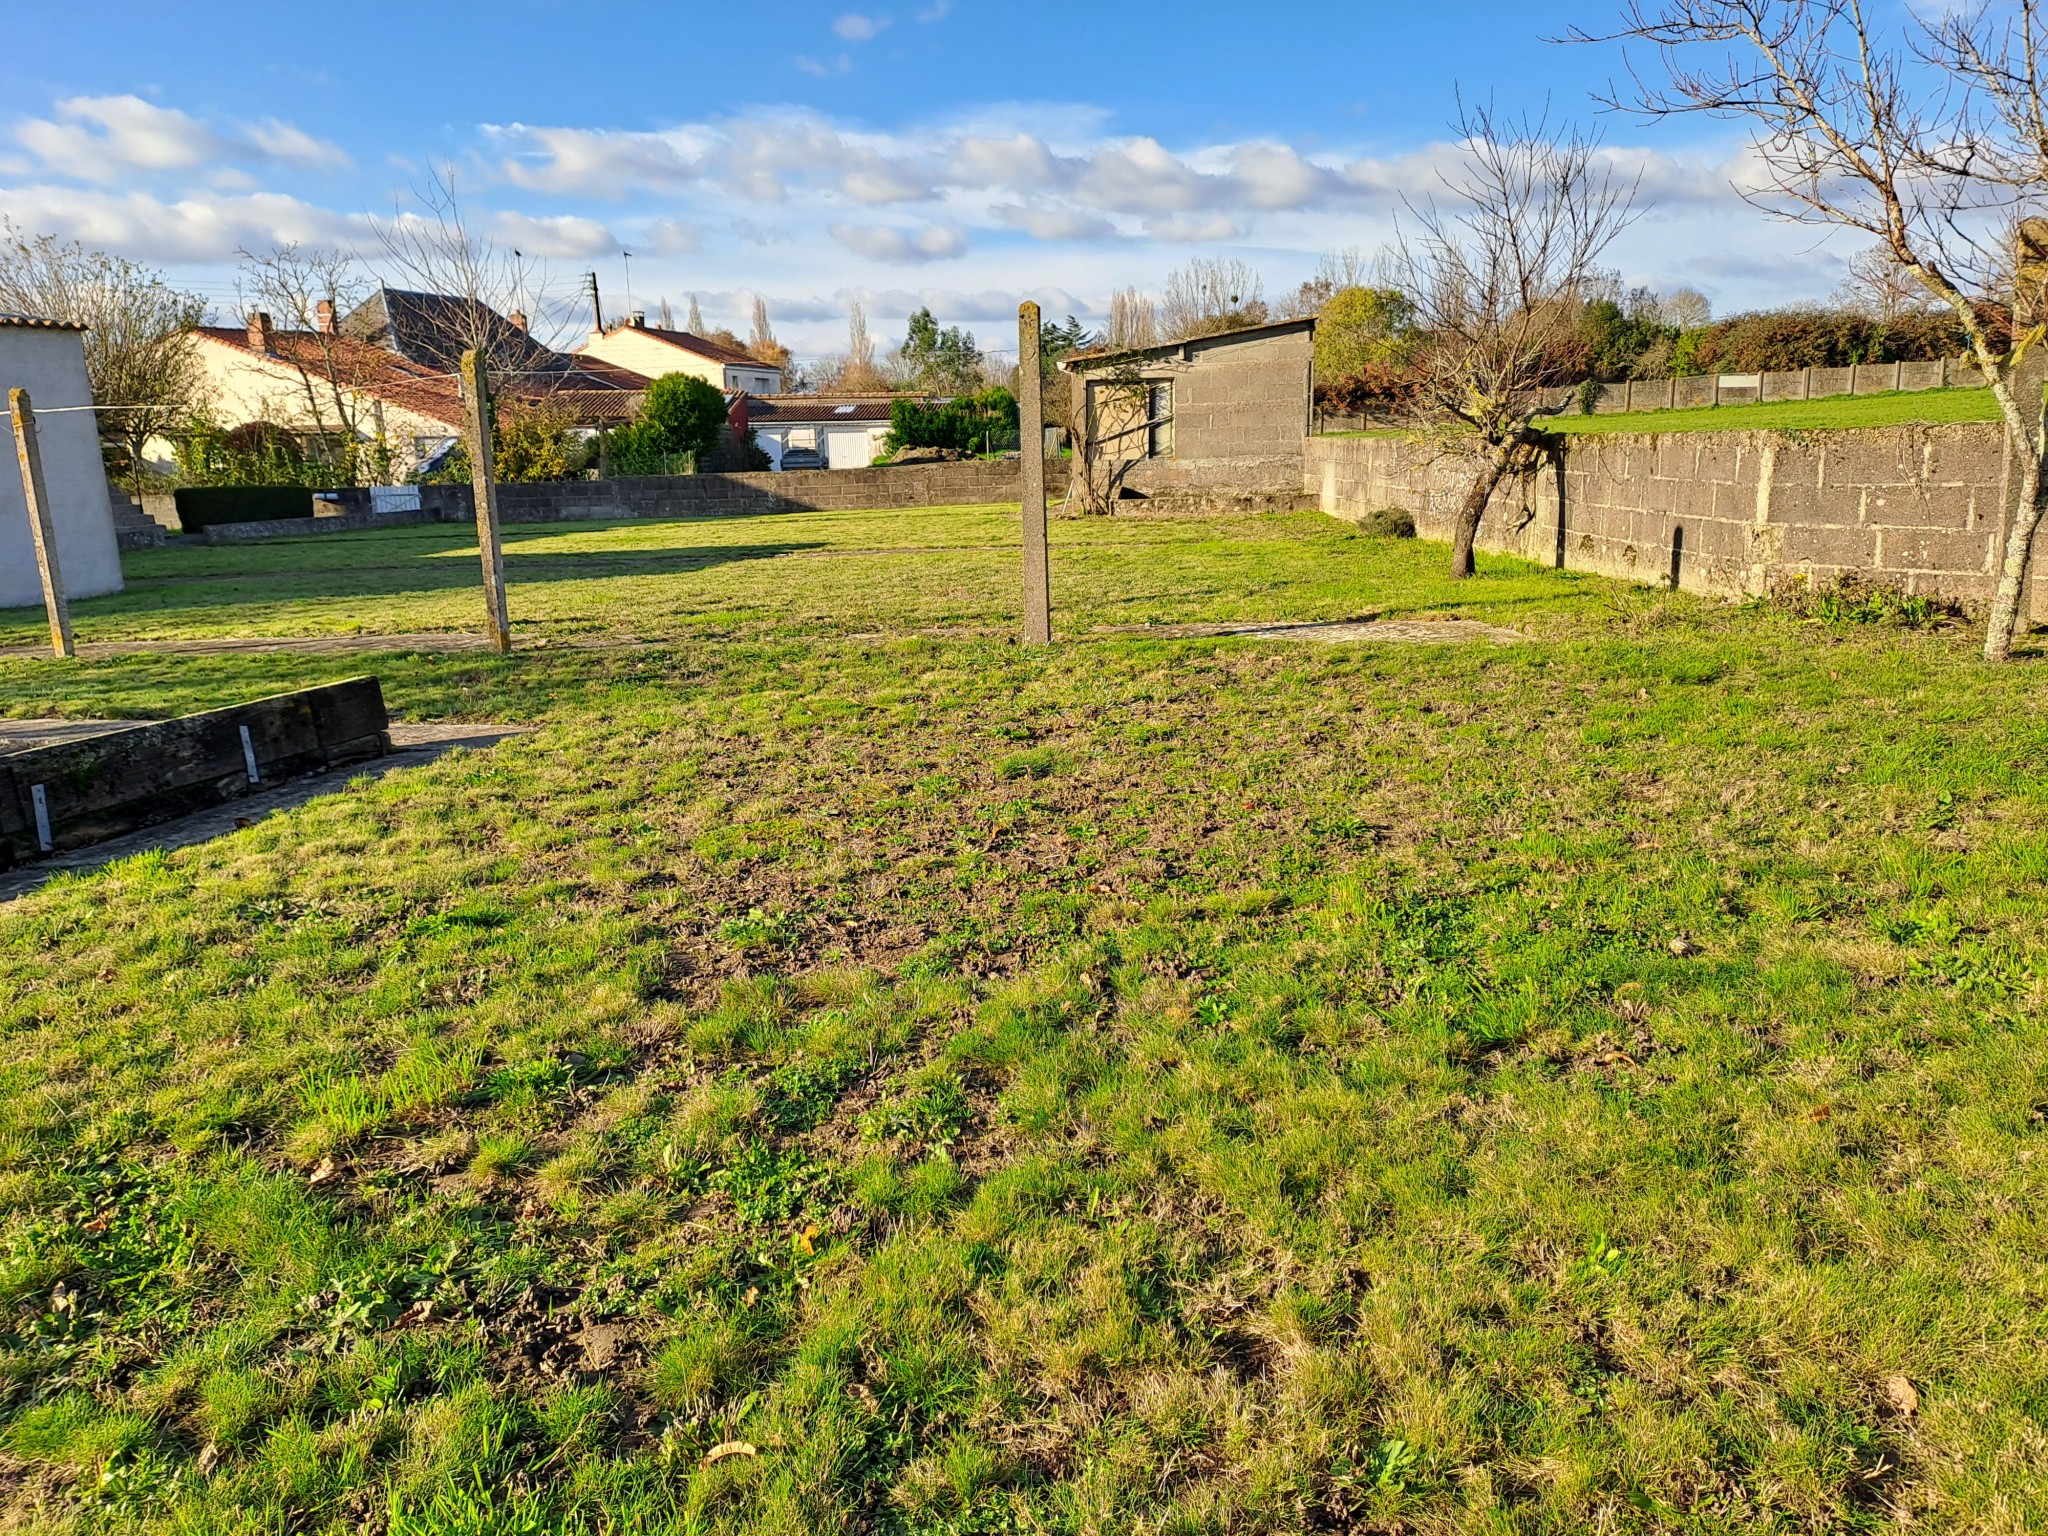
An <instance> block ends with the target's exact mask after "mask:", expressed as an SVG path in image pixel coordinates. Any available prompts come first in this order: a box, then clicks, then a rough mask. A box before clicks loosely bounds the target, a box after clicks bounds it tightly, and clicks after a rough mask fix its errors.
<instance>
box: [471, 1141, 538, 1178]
mask: <svg viewBox="0 0 2048 1536" xmlns="http://www.w3.org/2000/svg"><path fill="white" fill-rule="evenodd" d="M532 1155H533V1144H532V1143H531V1142H529V1141H528V1140H527V1139H526V1138H525V1137H524V1136H518V1135H513V1134H510V1133H503V1134H498V1135H492V1136H479V1137H478V1138H477V1141H476V1151H475V1153H474V1154H472V1155H471V1157H470V1160H469V1171H470V1174H471V1176H472V1177H475V1178H479V1179H497V1178H504V1177H506V1176H507V1175H509V1174H513V1173H517V1172H518V1171H519V1170H520V1169H521V1168H522V1167H524V1166H525V1164H526V1160H527V1159H528V1158H529V1157H531V1156H532Z"/></svg>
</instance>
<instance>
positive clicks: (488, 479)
mask: <svg viewBox="0 0 2048 1536" xmlns="http://www.w3.org/2000/svg"><path fill="white" fill-rule="evenodd" d="M462 394H463V404H464V405H466V406H467V407H468V408H469V409H468V423H469V431H468V437H469V482H470V484H471V486H473V487H474V488H475V491H476V542H477V550H478V553H479V554H480V555H481V556H482V557H483V566H484V623H485V626H486V627H487V628H488V629H489V631H490V637H491V649H492V650H494V651H496V652H498V653H499V654H500V655H503V654H504V653H505V652H507V651H509V650H511V649H512V619H511V614H510V611H509V610H508V608H507V607H506V603H505V551H504V549H503V547H502V546H501V545H500V544H499V542H498V476H497V473H496V469H497V466H496V465H495V464H494V463H493V462H492V455H491V385H490V379H489V377H488V375H487V374H486V372H485V369H484V360H483V358H482V357H480V356H479V355H478V354H477V353H476V352H475V351H473V350H472V351H468V352H465V353H463V354H462Z"/></svg>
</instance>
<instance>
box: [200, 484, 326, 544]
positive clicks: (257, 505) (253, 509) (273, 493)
mask: <svg viewBox="0 0 2048 1536" xmlns="http://www.w3.org/2000/svg"><path fill="white" fill-rule="evenodd" d="M175 495H176V499H177V503H178V523H179V525H180V526H181V527H182V528H183V529H184V530H185V531H186V532H187V533H197V532H199V530H200V529H202V528H212V527H215V526H217V525H218V524H221V523H269V522H275V521H277V520H279V519H281V518H287V517H311V516H312V515H313V493H312V492H311V491H309V490H308V489H306V487H305V486H303V485H188V486H186V487H184V488H183V489H181V490H179V491H177V492H176V493H175Z"/></svg>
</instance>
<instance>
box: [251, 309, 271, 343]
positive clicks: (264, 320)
mask: <svg viewBox="0 0 2048 1536" xmlns="http://www.w3.org/2000/svg"><path fill="white" fill-rule="evenodd" d="M249 350H250V351H252V352H264V353H267V352H269V351H270V316H268V315H266V314H265V313H264V312H263V311H262V310H260V309H256V310H251V311H250V312H249Z"/></svg>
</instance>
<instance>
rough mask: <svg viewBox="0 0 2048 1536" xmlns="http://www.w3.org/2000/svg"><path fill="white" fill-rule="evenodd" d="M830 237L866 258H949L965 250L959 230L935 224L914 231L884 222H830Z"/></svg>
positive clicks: (914, 260)
mask: <svg viewBox="0 0 2048 1536" xmlns="http://www.w3.org/2000/svg"><path fill="white" fill-rule="evenodd" d="M832 238H833V239H834V240H837V241H838V242H839V243H840V244H841V245H843V246H845V247H846V248H847V249H848V250H849V251H852V252H853V253H854V255H856V256H865V257H867V258H868V259H869V260H870V261H890V262H921V261H950V260H951V259H952V258H953V257H955V256H960V255H963V254H965V252H966V250H967V240H966V238H965V237H964V236H963V235H962V234H961V233H960V231H959V230H957V229H946V228H944V227H942V226H940V225H937V224H927V225H926V226H925V227H924V228H922V229H915V230H906V229H895V228H891V227H890V226H889V225H886V224H834V225H833V226H832Z"/></svg>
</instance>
